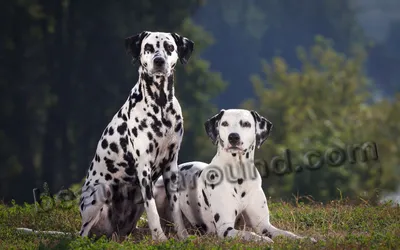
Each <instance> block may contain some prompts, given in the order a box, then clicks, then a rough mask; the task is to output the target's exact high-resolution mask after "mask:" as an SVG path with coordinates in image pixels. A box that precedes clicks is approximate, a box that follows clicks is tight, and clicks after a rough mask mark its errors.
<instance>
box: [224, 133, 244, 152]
mask: <svg viewBox="0 0 400 250" xmlns="http://www.w3.org/2000/svg"><path fill="white" fill-rule="evenodd" d="M228 142H229V147H228V148H227V150H235V151H236V150H239V151H241V150H242V148H241V147H240V144H241V141H240V135H239V134H238V133H230V134H229V135H228Z"/></svg>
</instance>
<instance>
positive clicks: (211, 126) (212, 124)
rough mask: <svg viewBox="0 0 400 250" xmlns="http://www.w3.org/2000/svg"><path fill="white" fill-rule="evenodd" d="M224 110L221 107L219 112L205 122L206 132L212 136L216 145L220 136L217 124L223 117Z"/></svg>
mask: <svg viewBox="0 0 400 250" xmlns="http://www.w3.org/2000/svg"><path fill="white" fill-rule="evenodd" d="M224 112H225V110H224V109H221V111H219V113H218V114H216V115H214V116H213V117H211V118H210V119H208V120H207V121H206V122H205V123H204V128H205V129H206V133H207V135H208V137H210V138H211V141H212V143H213V144H214V145H215V144H216V143H217V138H218V130H217V124H218V122H219V121H220V120H221V117H222V116H223V115H224Z"/></svg>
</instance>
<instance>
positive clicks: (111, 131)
mask: <svg viewBox="0 0 400 250" xmlns="http://www.w3.org/2000/svg"><path fill="white" fill-rule="evenodd" d="M108 134H109V135H113V134H114V129H113V128H112V127H110V129H109V130H108Z"/></svg>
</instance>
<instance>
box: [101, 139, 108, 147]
mask: <svg viewBox="0 0 400 250" xmlns="http://www.w3.org/2000/svg"><path fill="white" fill-rule="evenodd" d="M101 147H102V148H103V149H106V148H107V147H108V142H107V140H106V139H103V141H102V142H101Z"/></svg>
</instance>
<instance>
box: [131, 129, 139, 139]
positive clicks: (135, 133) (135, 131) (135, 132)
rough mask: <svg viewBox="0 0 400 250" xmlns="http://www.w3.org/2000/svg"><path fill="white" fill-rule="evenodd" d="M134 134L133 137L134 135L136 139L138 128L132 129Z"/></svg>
mask: <svg viewBox="0 0 400 250" xmlns="http://www.w3.org/2000/svg"><path fill="white" fill-rule="evenodd" d="M132 133H133V135H134V136H135V137H137V136H138V131H137V128H136V127H134V128H133V129H132Z"/></svg>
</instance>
